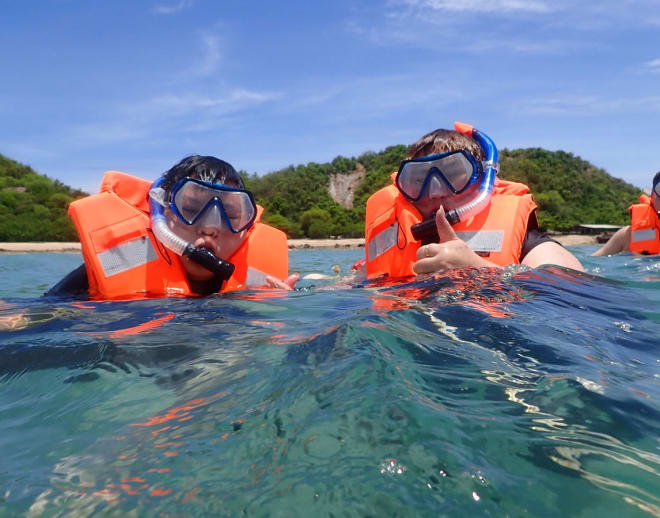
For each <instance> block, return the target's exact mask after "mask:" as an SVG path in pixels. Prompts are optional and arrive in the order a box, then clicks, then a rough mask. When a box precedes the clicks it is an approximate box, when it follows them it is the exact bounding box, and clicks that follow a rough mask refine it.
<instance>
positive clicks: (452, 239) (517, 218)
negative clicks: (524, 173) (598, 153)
mask: <svg viewBox="0 0 660 518" xmlns="http://www.w3.org/2000/svg"><path fill="white" fill-rule="evenodd" d="M454 127H455V129H456V130H455V131H452V130H443V129H439V130H435V131H433V132H431V133H428V134H427V135H424V136H423V137H422V138H421V139H419V140H418V141H417V142H415V143H414V144H412V145H411V146H410V147H409V148H408V157H407V159H406V160H404V161H403V162H401V164H400V166H399V170H398V171H397V172H395V173H393V174H392V176H391V178H392V185H390V186H387V187H384V188H383V189H381V190H379V191H377V192H376V193H374V194H373V195H372V196H371V197H370V198H369V200H368V201H367V209H366V221H365V239H366V254H367V257H366V268H367V277H368V278H370V279H373V278H376V277H379V276H381V275H388V276H390V277H407V276H411V275H414V274H421V273H433V272H436V271H442V270H446V269H450V268H463V267H496V266H505V265H508V264H519V263H522V264H525V265H528V266H531V267H537V266H540V265H542V264H556V265H560V266H566V267H569V268H573V269H576V270H583V268H582V265H581V264H580V262H579V261H578V260H577V258H575V256H573V254H571V253H570V252H569V251H568V250H566V249H565V248H563V247H562V246H561V245H560V244H559V243H557V242H555V241H553V240H552V239H550V238H549V237H547V236H545V235H543V234H541V233H540V232H539V231H538V222H537V217H536V208H537V205H536V203H535V202H534V198H533V196H532V195H531V194H529V188H528V187H527V186H526V185H523V184H520V183H515V182H507V181H503V180H500V179H498V178H497V172H498V169H499V163H498V153H497V147H496V146H495V143H494V142H493V141H492V139H490V138H489V137H488V136H487V135H486V134H485V133H484V132H482V131H480V130H477V129H476V128H474V127H472V126H470V125H468V124H464V123H460V122H457V123H455V125H454Z"/></svg>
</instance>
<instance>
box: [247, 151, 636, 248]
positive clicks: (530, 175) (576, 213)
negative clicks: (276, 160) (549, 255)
mask: <svg viewBox="0 0 660 518" xmlns="http://www.w3.org/2000/svg"><path fill="white" fill-rule="evenodd" d="M405 154H406V146H402V145H399V146H392V147H389V148H387V149H385V150H384V151H381V152H379V153H365V154H363V155H361V156H359V157H357V158H344V157H341V156H340V157H337V158H335V159H334V160H333V161H332V162H330V163H326V164H316V163H309V164H307V165H299V166H296V167H294V166H290V167H288V168H286V169H282V170H281V171H277V172H274V173H269V174H266V175H264V176H261V177H257V176H256V175H254V174H253V175H246V174H245V173H242V174H243V178H244V180H245V182H246V185H247V187H248V188H249V189H251V190H252V191H253V192H254V194H255V197H256V199H257V202H258V203H260V204H262V205H263V206H264V207H265V208H266V214H265V219H266V221H268V222H269V223H270V224H272V225H274V226H276V227H278V228H281V229H282V230H284V231H285V232H287V234H288V235H289V237H303V236H307V237H311V238H320V237H327V236H330V235H342V236H344V237H360V236H363V235H364V209H365V204H366V201H367V198H368V197H369V195H371V194H372V193H373V192H375V191H376V190H377V189H379V188H381V187H383V186H385V185H388V183H389V182H390V179H389V177H390V174H391V173H392V171H395V170H396V169H397V168H398V166H399V162H400V161H401V160H403V159H404V158H405ZM359 170H363V171H364V172H365V174H364V177H363V179H362V180H361V181H360V183H359V184H358V185H357V186H356V187H355V190H354V202H353V207H354V208H346V207H344V206H342V205H340V204H339V203H337V202H336V201H334V200H333V199H332V198H331V196H330V193H329V190H330V187H331V186H330V184H331V179H332V176H333V175H337V174H339V175H353V174H356V173H357V172H358V171H359ZM499 176H500V178H502V179H505V180H512V181H518V182H522V183H525V184H526V185H528V186H529V187H530V190H531V192H533V193H534V195H535V197H536V200H537V203H538V204H539V207H540V210H539V222H540V225H541V227H542V228H544V229H548V230H564V231H566V230H571V229H573V228H574V227H575V225H577V224H579V223H607V224H616V225H626V224H628V223H629V217H628V206H629V205H630V204H631V203H635V202H636V201H637V200H638V197H639V194H641V191H640V190H639V189H638V188H637V187H634V186H632V185H630V184H627V183H626V182H624V181H623V180H620V179H618V178H614V177H612V176H610V175H609V174H607V173H606V172H605V171H604V170H602V169H598V168H596V167H594V166H593V165H591V164H590V163H589V162H587V161H585V160H582V159H581V158H579V157H575V156H573V155H572V154H570V153H565V152H563V151H547V150H544V149H540V148H531V149H517V150H512V151H509V150H507V149H504V150H502V151H501V152H500V173H499Z"/></svg>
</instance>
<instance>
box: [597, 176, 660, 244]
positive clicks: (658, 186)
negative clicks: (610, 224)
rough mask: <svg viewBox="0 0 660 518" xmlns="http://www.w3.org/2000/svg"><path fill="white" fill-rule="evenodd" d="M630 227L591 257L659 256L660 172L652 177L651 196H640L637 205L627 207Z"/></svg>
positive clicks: (622, 230)
mask: <svg viewBox="0 0 660 518" xmlns="http://www.w3.org/2000/svg"><path fill="white" fill-rule="evenodd" d="M628 210H629V211H630V225H628V226H626V227H623V228H620V229H619V230H617V231H616V232H615V233H614V235H613V236H612V237H611V238H610V239H609V240H608V241H607V243H605V244H604V245H603V246H602V247H601V248H600V249H598V250H597V251H596V252H594V253H593V254H592V255H595V256H601V255H613V254H618V253H619V252H635V253H637V254H643V255H655V254H660V171H658V172H657V173H655V176H654V177H653V183H652V190H651V196H647V195H646V194H642V195H641V196H640V197H639V203H636V204H634V205H631V206H630V207H628Z"/></svg>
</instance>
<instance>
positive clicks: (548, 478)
mask: <svg viewBox="0 0 660 518" xmlns="http://www.w3.org/2000/svg"><path fill="white" fill-rule="evenodd" d="M593 250H594V248H591V247H578V248H574V249H573V251H575V252H576V254H577V255H578V256H579V257H580V259H581V260H582V261H583V262H584V264H585V266H586V268H587V269H588V272H589V273H587V274H577V273H575V272H571V271H566V270H561V269H558V268H541V269H538V270H532V271H524V270H508V271H504V272H500V271H498V272H495V271H480V272H471V271H457V272H454V273H452V274H451V275H449V276H444V277H438V278H435V279H433V278H432V279H426V280H421V281H418V282H416V283H410V284H407V285H403V286H396V287H381V288H376V287H373V286H363V287H359V288H354V289H348V288H343V289H339V290H327V289H322V288H323V287H324V286H327V285H328V283H329V281H326V282H323V281H302V282H301V283H300V285H299V286H301V287H302V288H303V289H302V290H299V291H295V292H292V293H290V294H286V295H282V294H273V293H271V292H265V293H264V292H243V293H237V294H233V295H223V296H215V297H209V298H205V299H160V300H145V301H131V302H103V303H98V302H88V301H71V300H68V301H65V300H59V301H58V300H46V299H41V298H39V295H40V294H41V293H42V292H43V291H45V290H46V289H47V288H48V287H49V286H50V285H52V284H54V283H55V282H56V281H57V280H59V278H60V277H62V276H63V275H64V274H65V273H67V272H68V271H69V270H71V269H72V268H73V267H75V266H77V265H78V264H79V263H80V257H79V256H78V255H77V254H24V255H1V256H0V272H2V279H3V284H4V286H3V287H2V288H1V289H0V298H2V299H4V300H5V301H9V302H10V303H11V304H13V306H14V307H13V308H10V309H4V310H2V311H0V316H8V315H13V314H15V313H16V312H17V311H19V312H22V313H25V314H26V315H27V322H28V324H27V326H26V327H24V328H22V329H19V330H14V331H0V452H2V461H1V462H0V517H13V516H48V517H50V516H140V517H150V516H153V517H169V516H172V517H174V516H177V517H178V516H269V517H270V516H287V517H288V516H351V517H352V516H355V517H358V516H388V517H389V516H498V517H499V516H511V517H514V516H516V517H517V516H530V517H540V516H548V517H550V516H552V517H555V516H572V517H573V516H598V517H599V518H600V517H607V516H613V517H621V516H658V515H660V478H659V473H660V433H659V432H660V419H659V417H660V404H659V402H658V398H659V397H660V388H659V382H660V374H659V373H660V369H659V366H660V357H659V355H658V342H659V340H658V335H659V334H660V311H659V308H660V304H659V303H660V259H659V258H649V257H641V258H635V257H633V256H632V255H629V254H625V255H621V256H618V257H614V258H590V257H588V253H590V252H592V251H593ZM361 253H362V251H361V250H349V251H346V250H330V251H293V252H292V253H291V261H292V268H293V269H294V270H297V271H299V272H300V273H301V274H302V275H304V274H306V273H312V272H318V273H325V274H327V275H332V274H333V272H332V270H331V269H330V267H331V265H332V264H334V263H337V264H340V266H341V267H342V269H343V271H347V270H348V268H349V266H350V264H352V262H353V261H354V260H356V259H358V258H359V257H360V254H361Z"/></svg>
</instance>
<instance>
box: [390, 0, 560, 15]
mask: <svg viewBox="0 0 660 518" xmlns="http://www.w3.org/2000/svg"><path fill="white" fill-rule="evenodd" d="M403 2H404V3H405V4H407V5H409V6H412V7H416V8H419V9H434V10H438V11H465V12H478V13H492V12H510V11H519V12H532V13H549V12H553V11H555V10H556V8H554V7H553V6H552V5H550V3H549V2H545V1H543V0H403Z"/></svg>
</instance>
